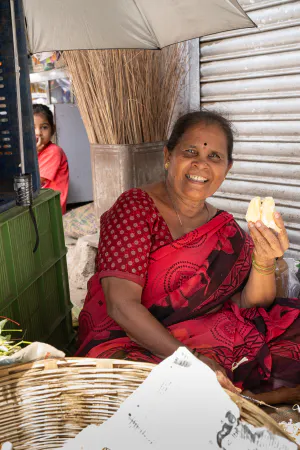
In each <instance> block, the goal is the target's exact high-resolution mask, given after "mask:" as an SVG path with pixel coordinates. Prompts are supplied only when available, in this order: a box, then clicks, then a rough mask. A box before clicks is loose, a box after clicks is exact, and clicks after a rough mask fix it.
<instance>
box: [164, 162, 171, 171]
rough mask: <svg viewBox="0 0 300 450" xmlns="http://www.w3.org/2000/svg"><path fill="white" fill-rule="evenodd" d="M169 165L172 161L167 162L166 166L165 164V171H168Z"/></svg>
mask: <svg viewBox="0 0 300 450" xmlns="http://www.w3.org/2000/svg"><path fill="white" fill-rule="evenodd" d="M169 165H170V161H167V162H166V164H165V169H166V170H168V168H169Z"/></svg>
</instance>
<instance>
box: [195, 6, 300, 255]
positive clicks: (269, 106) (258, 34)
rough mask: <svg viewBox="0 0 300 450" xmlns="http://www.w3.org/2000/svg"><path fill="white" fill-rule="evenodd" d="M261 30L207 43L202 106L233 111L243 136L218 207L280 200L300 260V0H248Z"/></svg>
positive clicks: (235, 208) (239, 208) (240, 216)
mask: <svg viewBox="0 0 300 450" xmlns="http://www.w3.org/2000/svg"><path fill="white" fill-rule="evenodd" d="M239 3H240V4H241V6H242V7H243V8H244V9H245V11H247V13H248V14H249V16H250V17H251V19H253V21H254V22H255V23H256V24H257V25H258V29H247V30H237V31H231V32H226V33H219V34H217V35H213V36H207V37H205V38H202V39H201V40H200V93H201V94H200V95H201V106H202V107H205V108H207V109H217V110H218V111H220V112H226V113H227V114H228V115H229V117H230V118H231V120H232V121H233V125H234V127H235V129H236V131H237V138H236V144H235V148H234V160H235V163H234V166H233V168H232V170H231V172H230V174H229V175H228V177H227V179H226V180H225V182H224V183H223V185H222V187H221V188H220V190H219V191H218V192H217V193H216V194H215V196H214V198H213V203H214V205H215V206H217V207H219V208H221V209H226V210H227V211H230V212H232V213H233V214H234V216H235V217H236V219H237V221H238V222H239V223H240V225H241V226H242V227H243V228H245V226H246V223H245V220H244V216H245V213H246V210H247V206H248V202H249V201H250V199H251V198H252V197H254V196H257V195H259V196H262V197H264V196H273V197H274V199H275V201H276V205H277V206H278V209H279V211H280V212H281V213H282V214H283V217H284V220H285V223H286V225H287V229H288V233H289V237H290V241H291V247H290V252H289V254H290V255H292V256H296V257H298V258H299V256H300V120H299V119H300V1H291V0H281V1H274V0H273V1H271V0H268V1H266V0H240V1H239Z"/></svg>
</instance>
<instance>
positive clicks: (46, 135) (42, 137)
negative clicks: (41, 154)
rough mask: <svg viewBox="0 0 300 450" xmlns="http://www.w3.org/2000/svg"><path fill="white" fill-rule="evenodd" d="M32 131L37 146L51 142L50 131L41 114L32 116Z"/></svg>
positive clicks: (48, 124)
mask: <svg viewBox="0 0 300 450" xmlns="http://www.w3.org/2000/svg"><path fill="white" fill-rule="evenodd" d="M33 118H34V131H35V138H36V142H37V143H38V142H39V145H43V146H45V145H47V144H48V142H49V141H50V140H51V136H52V129H51V126H50V123H49V122H48V121H47V119H46V117H45V116H44V115H42V114H34V116H33Z"/></svg>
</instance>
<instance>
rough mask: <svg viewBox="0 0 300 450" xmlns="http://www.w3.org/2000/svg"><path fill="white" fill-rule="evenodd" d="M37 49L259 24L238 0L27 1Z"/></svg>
mask: <svg viewBox="0 0 300 450" xmlns="http://www.w3.org/2000/svg"><path fill="white" fill-rule="evenodd" d="M23 3H24V9H25V16H26V20H27V28H28V38H29V47H30V51H31V52H32V53H37V52H41V51H52V50H75V49H78V50H80V49H105V48H143V49H159V48H162V47H165V46H168V45H170V44H175V43H177V42H181V41H185V40H188V39H192V38H195V37H200V36H204V35H207V34H212V33H217V32H220V31H227V30H233V29H237V28H246V27H253V26H255V25H254V24H253V22H252V21H251V20H250V19H249V17H248V16H247V15H246V14H245V13H244V11H243V9H242V8H241V7H240V5H239V4H238V2H237V0H51V1H49V0H23Z"/></svg>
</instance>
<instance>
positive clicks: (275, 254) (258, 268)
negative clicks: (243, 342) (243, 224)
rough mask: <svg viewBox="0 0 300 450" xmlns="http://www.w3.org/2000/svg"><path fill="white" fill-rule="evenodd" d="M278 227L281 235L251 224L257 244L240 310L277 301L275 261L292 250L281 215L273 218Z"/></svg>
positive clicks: (252, 233)
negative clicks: (288, 250) (289, 249)
mask: <svg viewBox="0 0 300 450" xmlns="http://www.w3.org/2000/svg"><path fill="white" fill-rule="evenodd" d="M274 220H275V223H276V225H277V226H278V227H279V228H280V229H281V231H280V232H279V233H278V235H275V233H273V231H272V230H270V229H269V228H268V227H266V226H265V225H264V224H263V223H262V222H260V221H258V222H256V223H255V224H254V223H252V222H250V223H249V230H250V234H251V237H252V239H253V242H254V262H253V264H252V269H251V272H250V276H249V280H248V282H247V284H246V286H245V287H244V289H243V291H242V293H241V295H240V302H239V306H240V307H242V308H251V307H253V306H262V307H268V306H270V305H271V304H272V303H273V301H274V299H275V297H276V281H275V266H274V264H275V258H279V257H281V256H283V254H284V252H285V251H286V250H287V249H288V247H289V240H288V236H287V232H286V229H285V227H284V223H283V220H282V218H281V216H280V214H279V213H275V214H274Z"/></svg>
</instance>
